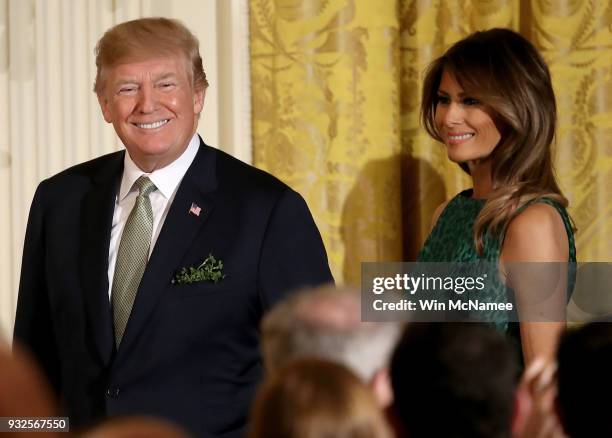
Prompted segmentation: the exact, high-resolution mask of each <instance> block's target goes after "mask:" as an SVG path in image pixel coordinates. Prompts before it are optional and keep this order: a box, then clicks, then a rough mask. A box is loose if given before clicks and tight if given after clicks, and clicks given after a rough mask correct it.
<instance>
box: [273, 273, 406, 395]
mask: <svg viewBox="0 0 612 438" xmlns="http://www.w3.org/2000/svg"><path fill="white" fill-rule="evenodd" d="M401 328H402V327H401V324H399V323H374V322H362V321H361V296H360V293H359V290H356V289H353V288H348V287H342V288H336V287H334V286H333V285H326V286H321V287H318V288H314V289H306V290H303V291H301V292H298V293H296V294H294V295H291V296H289V297H287V298H286V299H284V300H283V301H280V302H279V303H278V304H277V305H276V306H274V307H273V308H272V310H270V312H269V313H268V314H267V315H265V316H264V319H263V321H262V325H261V331H262V333H261V338H262V350H263V358H264V366H265V368H266V370H267V371H268V373H275V372H276V371H277V370H278V369H279V368H281V367H283V366H284V365H286V364H287V363H289V362H291V361H293V360H295V359H298V358H303V357H316V358H321V359H327V360H331V361H333V362H336V363H340V364H343V365H345V366H347V367H348V368H349V369H351V370H352V371H353V372H354V373H355V374H356V375H357V376H359V377H360V378H361V379H362V380H363V381H365V382H366V383H368V384H369V385H370V386H371V388H372V390H373V391H374V393H375V394H376V397H377V399H378V401H379V403H380V404H381V405H382V406H385V407H386V406H388V405H390V403H391V401H392V400H393V395H392V392H391V386H390V384H389V378H388V364H389V360H390V357H391V353H392V351H393V348H394V346H395V344H396V342H397V340H398V339H399V335H400V333H401Z"/></svg>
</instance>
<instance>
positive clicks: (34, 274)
mask: <svg viewBox="0 0 612 438" xmlns="http://www.w3.org/2000/svg"><path fill="white" fill-rule="evenodd" d="M123 159H124V152H117V153H113V154H109V155H106V156H103V157H100V158H98V159H95V160H92V161H89V162H87V163H84V164H80V165H78V166H75V167H72V168H70V169H68V170H66V171H64V172H62V173H60V174H58V175H56V176H54V177H52V178H50V179H48V180H45V181H43V182H42V183H41V184H40V186H39V187H38V189H37V191H36V194H35V196H34V201H33V203H32V207H31V210H30V217H29V222H28V228H27V232H26V239H25V247H24V255H23V266H22V272H21V284H20V287H19V300H18V305H17V316H16V321H15V334H14V336H15V340H16V341H18V342H22V343H24V344H26V345H27V346H28V347H29V348H30V349H31V350H32V351H33V352H34V354H35V355H36V357H37V358H38V359H39V361H40V363H41V364H42V365H43V367H44V369H45V370H46V372H47V374H48V376H49V378H50V380H51V382H52V384H53V386H54V387H55V388H56V390H57V392H58V394H59V395H60V397H61V401H62V403H63V406H64V409H65V411H66V413H67V415H69V416H70V420H71V424H72V425H74V426H78V425H85V424H88V423H90V422H91V421H94V420H96V419H98V418H100V417H103V416H106V415H122V414H152V415H156V416H161V417H164V418H168V419H170V420H173V421H175V422H177V423H178V424H180V425H182V426H184V427H186V428H187V429H188V430H189V431H191V432H192V433H194V434H195V435H196V436H206V437H207V436H227V437H233V436H241V434H242V431H243V429H244V426H245V424H246V418H247V414H248V409H249V404H250V402H251V399H252V397H253V393H254V390H255V388H256V385H257V383H258V381H259V380H260V377H261V375H262V365H261V358H260V352H259V341H258V335H259V330H258V329H259V327H258V325H259V321H260V318H261V316H262V314H263V312H265V311H266V309H268V308H269V307H270V306H271V305H273V304H274V303H275V302H276V301H278V300H279V299H281V298H283V296H285V295H286V294H287V293H289V292H290V291H292V290H295V289H296V288H299V287H303V286H306V285H316V284H320V283H324V282H329V281H333V279H332V276H331V273H330V271H329V267H328V264H327V256H326V254H325V249H324V247H323V243H322V241H321V237H320V235H319V232H318V230H317V228H316V226H315V224H314V222H313V219H312V216H311V215H310V212H309V211H308V207H307V206H306V203H305V202H304V200H303V199H302V197H301V196H300V195H298V194H297V193H296V192H294V191H293V190H291V189H290V188H289V187H287V186H286V185H285V184H283V183H282V182H280V181H279V180H277V179H276V178H274V177H272V176H271V175H269V174H267V173H265V172H262V171H260V170H257V169H255V168H253V167H250V166H248V165H246V164H244V163H242V162H240V161H238V160H236V159H234V158H232V157H230V156H229V155H227V154H225V153H223V152H220V151H218V150H216V149H213V148H210V147H208V146H206V145H204V144H203V143H202V144H201V145H200V149H199V151H198V153H197V156H196V158H195V160H194V162H193V164H192V165H191V167H190V168H189V170H188V171H187V173H186V174H185V177H184V178H183V181H182V182H181V184H180V186H179V189H178V191H177V193H176V197H175V199H174V202H173V203H172V206H171V208H170V211H169V212H168V215H167V217H166V220H165V223H164V225H163V228H162V230H161V233H160V234H159V237H158V240H157V243H156V245H155V248H154V250H153V253H152V254H151V258H150V259H149V263H148V265H147V268H146V271H145V273H144V276H143V278H142V282H141V284H140V288H139V290H138V294H137V296H136V300H135V302H134V307H133V310H132V314H131V316H130V320H129V322H128V325H127V327H126V331H125V335H124V338H123V341H122V343H121V345H120V347H119V349H118V351H115V348H114V340H113V337H114V335H113V322H112V315H111V309H110V304H109V297H108V276H107V269H108V250H109V242H110V229H111V223H112V217H113V209H114V202H115V196H116V193H117V192H118V187H119V183H120V179H121V175H122V170H123ZM192 203H196V204H197V205H198V206H200V207H201V208H202V211H201V213H200V215H199V216H196V215H194V214H189V209H190V206H191V204H192ZM209 254H212V255H214V256H215V257H216V258H219V259H221V260H222V261H223V264H224V267H223V272H224V274H225V279H223V280H222V281H220V282H218V283H212V282H202V283H197V284H187V285H172V284H171V279H172V277H173V274H174V273H175V271H177V270H178V269H179V268H181V267H187V266H195V265H197V264H198V263H199V262H201V261H202V260H203V259H204V258H205V257H206V256H208V255H209Z"/></svg>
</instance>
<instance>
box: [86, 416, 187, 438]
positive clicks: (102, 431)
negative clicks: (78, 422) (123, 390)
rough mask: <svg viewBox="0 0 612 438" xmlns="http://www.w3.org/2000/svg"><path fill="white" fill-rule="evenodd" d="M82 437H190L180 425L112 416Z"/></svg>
mask: <svg viewBox="0 0 612 438" xmlns="http://www.w3.org/2000/svg"><path fill="white" fill-rule="evenodd" d="M80 436H81V437H82V438H190V437H191V435H189V434H187V433H186V432H184V431H183V430H181V429H180V428H179V427H178V426H175V425H174V424H172V423H169V422H167V421H164V420H159V419H155V418H148V417H122V418H112V419H109V420H106V421H104V422H103V423H100V424H99V425H97V426H96V427H94V428H92V429H91V430H89V431H88V432H86V433H84V434H82V435H80Z"/></svg>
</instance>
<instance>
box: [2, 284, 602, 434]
mask: <svg viewBox="0 0 612 438" xmlns="http://www.w3.org/2000/svg"><path fill="white" fill-rule="evenodd" d="M360 304H361V296H360V293H359V291H358V290H353V289H349V288H335V287H332V286H325V287H320V288H317V289H314V290H304V291H302V292H300V293H297V294H294V295H291V296H290V297H289V298H287V299H285V300H284V301H282V302H280V303H279V304H278V305H276V306H275V307H274V308H273V309H272V310H271V311H270V312H269V313H268V314H267V315H266V316H265V318H264V320H263V322H262V326H261V332H262V350H263V351H262V352H263V357H264V365H265V368H266V376H265V379H264V381H263V382H262V384H261V386H260V388H259V391H258V393H257V396H256V397H255V400H254V402H253V406H252V411H251V419H250V427H249V438H281V437H282V438H285V437H286V438H315V437H322V438H327V437H343V438H344V437H346V438H349V437H354V438H387V437H410V438H419V437H471V438H472V437H476V438H478V437H513V438H531V437H536V438H553V437H566V436H568V437H599V436H612V422H609V421H608V418H607V415H608V410H609V409H608V405H607V402H606V398H605V397H606V394H608V393H610V391H609V390H610V389H612V378H611V377H610V373H609V370H610V369H611V368H612V324H611V323H609V322H604V321H599V322H591V323H589V324H586V325H582V326H580V327H573V328H570V329H568V330H567V331H565V333H564V334H563V335H562V337H561V339H560V340H559V343H558V349H557V355H556V362H554V363H553V362H551V361H545V360H544V359H537V360H535V361H533V362H531V363H530V364H529V366H528V367H527V368H525V369H523V368H522V363H521V360H520V358H519V357H518V355H517V354H516V350H515V349H514V348H513V347H512V346H511V344H510V343H509V342H508V341H507V340H506V338H505V337H504V336H503V335H501V334H500V333H499V332H497V331H496V330H495V329H493V328H492V327H491V326H490V325H487V324H483V323H470V322H465V323H408V324H406V325H403V324H400V323H371V322H362V321H361V306H360ZM597 393H599V394H600V395H601V397H596V394H597ZM60 412H61V404H60V403H59V402H58V401H57V400H55V399H54V396H53V394H52V391H51V389H50V386H49V385H48V383H47V382H46V381H45V378H44V377H43V374H42V372H41V371H40V369H39V367H38V365H37V364H36V363H35V362H34V360H32V358H31V356H30V355H29V353H28V352H27V351H24V350H23V349H21V348H20V347H19V346H18V345H16V346H14V348H13V349H12V351H11V348H10V346H9V345H8V344H5V345H0V417H52V416H58V415H60ZM29 434H30V433H27V432H23V431H22V432H20V433H15V435H16V436H28V435H29ZM70 434H71V435H72V436H79V437H86V438H103V437H109V438H131V437H134V438H136V437H138V438H140V437H143V438H144V437H147V438H156V437H160V438H161V437H164V438H180V437H188V436H189V435H188V434H187V433H185V432H184V431H182V430H181V429H180V427H178V426H176V425H172V424H169V423H167V422H165V421H163V420H159V419H155V418H145V417H143V418H140V417H124V418H111V419H107V420H105V421H104V422H102V423H100V424H97V425H93V426H91V427H90V428H89V429H86V430H72V431H71V432H70ZM31 435H33V436H37V437H39V436H66V435H67V434H66V433H59V432H57V433H51V432H48V433H40V432H31ZM7 436H11V433H9V434H7Z"/></svg>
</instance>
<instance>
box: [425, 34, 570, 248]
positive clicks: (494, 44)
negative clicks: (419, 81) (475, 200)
mask: <svg viewBox="0 0 612 438" xmlns="http://www.w3.org/2000/svg"><path fill="white" fill-rule="evenodd" d="M443 71H447V72H449V73H450V74H452V75H453V76H454V78H455V79H456V81H457V82H458V83H459V85H461V87H462V88H463V89H464V91H465V92H466V94H468V95H470V96H471V97H474V98H476V99H478V100H480V101H481V102H482V103H483V104H484V105H486V106H488V107H489V108H491V109H492V110H493V112H494V113H495V116H494V120H495V123H496V125H497V126H498V129H499V130H500V132H501V140H500V142H499V143H498V145H497V146H496V147H495V149H494V150H493V152H492V154H491V158H492V166H491V181H492V188H493V190H492V192H491V194H490V196H489V197H488V198H487V201H486V203H485V205H484V207H483V209H482V210H481V212H480V214H479V215H478V217H477V218H476V221H475V223H474V244H475V246H476V249H477V251H478V253H479V254H482V251H483V246H484V237H485V235H487V234H489V235H492V236H499V237H500V238H502V239H503V236H504V235H505V233H506V229H507V227H508V223H509V222H510V220H512V218H513V217H514V216H515V215H516V214H517V213H518V211H519V208H520V207H521V206H523V205H525V204H526V203H528V202H529V201H531V200H533V199H538V198H543V197H546V198H549V199H552V200H554V201H556V202H558V203H559V204H561V205H562V206H564V207H567V204H568V202H567V199H566V198H565V197H564V196H563V194H562V193H561V190H560V189H559V186H558V185H557V182H556V179H555V174H554V171H553V165H552V153H551V144H552V142H553V139H554V135H555V127H556V118H557V108H556V104H555V94H554V92H553V88H552V84H551V79H550V72H549V71H548V67H547V66H546V63H545V62H544V60H543V59H542V57H541V55H540V54H539V53H538V51H537V50H536V48H535V47H534V46H533V45H532V44H531V43H530V42H529V41H527V40H526V39H525V38H523V37H522V36H521V35H519V34H517V33H516V32H513V31H511V30H509V29H490V30H487V31H483V32H476V33H473V34H472V35H470V36H468V37H467V38H465V39H463V40H461V41H459V42H457V43H455V44H454V45H453V46H452V47H450V48H449V49H448V50H447V51H446V53H444V55H442V56H441V57H440V58H438V59H436V60H435V61H433V62H432V63H431V64H430V66H429V68H428V70H427V74H426V76H425V81H424V84H423V95H422V101H421V121H422V123H423V125H424V127H425V129H426V130H427V132H428V133H429V134H430V135H431V136H432V137H433V138H434V139H436V140H438V141H441V142H442V141H443V140H442V138H441V137H440V134H439V133H438V129H437V127H436V123H435V112H436V106H437V104H438V87H439V85H440V81H441V78H442V73H443ZM460 166H461V168H462V169H463V170H465V171H466V172H467V173H468V174H469V173H470V172H469V169H468V167H467V164H466V163H461V164H460Z"/></svg>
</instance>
